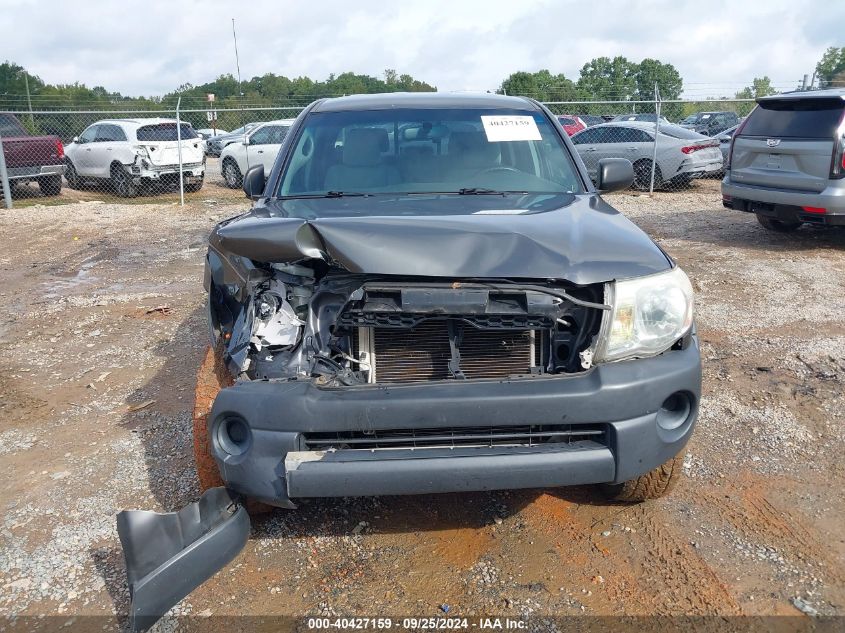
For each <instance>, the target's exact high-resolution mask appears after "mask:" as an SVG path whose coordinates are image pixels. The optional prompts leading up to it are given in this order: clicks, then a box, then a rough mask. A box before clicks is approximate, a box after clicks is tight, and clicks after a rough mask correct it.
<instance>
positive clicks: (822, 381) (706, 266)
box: [0, 182, 845, 617]
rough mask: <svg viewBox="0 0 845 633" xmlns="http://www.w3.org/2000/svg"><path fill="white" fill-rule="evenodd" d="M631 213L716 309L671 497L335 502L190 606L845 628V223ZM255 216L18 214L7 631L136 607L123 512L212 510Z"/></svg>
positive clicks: (155, 210)
mask: <svg viewBox="0 0 845 633" xmlns="http://www.w3.org/2000/svg"><path fill="white" fill-rule="evenodd" d="M609 200H610V201H611V202H612V203H613V204H615V205H616V206H617V207H618V208H619V209H620V210H621V211H622V212H624V213H625V214H627V215H628V216H629V217H631V219H632V220H633V221H634V222H636V223H637V224H638V225H640V226H641V227H642V228H643V229H644V230H645V231H647V232H648V233H649V234H650V235H651V236H652V237H653V238H654V239H655V240H656V241H657V242H658V243H659V244H660V245H661V246H662V247H664V248H665V249H666V250H667V251H668V252H669V253H670V254H671V255H672V256H673V257H675V258H676V259H677V260H679V262H680V264H681V265H682V266H683V267H684V269H685V270H686V271H687V272H688V273H689V276H690V277H691V279H692V280H693V283H694V286H695V289H696V291H697V301H698V306H697V315H698V316H697V319H698V328H699V333H700V337H701V345H702V356H703V363H704V400H703V403H702V411H701V417H700V421H699V425H698V428H697V430H696V433H695V435H694V437H693V439H692V442H691V444H690V449H689V454H688V457H687V459H686V462H685V465H684V476H683V479H682V481H681V483H680V485H679V486H678V487H677V488H676V490H675V491H674V493H673V494H672V495H671V496H669V497H667V498H664V499H661V500H658V501H653V502H649V503H645V504H642V505H633V506H630V505H616V504H609V503H607V502H605V501H603V500H602V499H601V498H600V497H599V496H598V495H597V494H596V493H595V492H594V491H593V490H591V489H589V488H575V489H560V490H526V491H512V492H494V493H477V494H460V495H457V494H450V495H437V496H419V497H398V498H388V497H385V498H370V499H342V500H314V501H310V502H308V503H306V504H304V505H303V506H302V507H301V508H300V509H299V510H297V511H281V510H280V511H277V512H275V513H274V514H272V515H270V516H269V517H265V518H262V519H256V520H254V521H253V533H252V536H251V538H250V540H249V542H248V544H247V546H246V549H245V550H244V552H243V553H242V554H241V555H240V556H239V557H238V558H237V559H236V560H235V561H234V563H233V564H231V565H230V566H229V567H228V568H226V569H225V570H223V571H222V572H220V573H219V574H218V575H217V576H215V577H214V578H213V579H212V580H211V581H209V582H208V583H206V584H205V585H203V586H202V587H200V588H199V589H197V590H196V591H195V592H194V593H193V594H191V595H190V596H189V597H188V598H187V599H185V600H184V601H182V602H181V603H180V604H179V605H177V607H176V608H175V610H174V613H177V614H200V615H209V614H214V615H235V614H244V613H246V614H259V615H271V614H285V615H297V616H300V615H317V614H340V615H344V614H345V615H350V614H370V615H385V614H387V615H391V614H392V615H409V614H413V615H418V616H425V615H442V614H443V613H444V612H445V611H446V610H447V609H448V612H449V614H450V615H454V614H501V615H511V616H521V615H572V614H606V615H620V614H625V615H645V614H674V615H679V614H685V615H690V614H695V615H699V614H700V615H720V616H731V615H798V616H800V615H801V614H802V613H804V614H809V615H813V614H822V615H845V528H843V526H845V499H843V495H842V489H843V483H845V464H843V459H842V455H843V446H845V442H843V439H845V438H844V437H843V436H844V435H845V433H844V432H843V429H845V396H843V386H845V231H842V230H835V231H834V230H829V231H825V230H820V229H815V228H809V227H805V228H802V229H801V230H800V231H798V232H797V233H796V234H794V235H779V234H774V233H770V232H767V231H765V230H764V229H763V228H762V227H760V226H759V225H758V224H757V222H756V221H755V220H754V218H753V216H748V215H744V214H740V213H737V212H731V211H728V210H725V209H723V208H722V206H721V204H720V200H719V196H718V183H715V182H711V183H700V184H698V185H697V186H696V187H695V188H693V189H691V190H689V191H687V192H683V193H666V194H656V195H655V197H654V198H649V197H648V196H634V195H627V194H626V195H615V196H611V197H610V198H609ZM246 208H247V204H246V202H245V201H244V199H243V198H238V197H230V198H228V199H220V200H218V199H207V198H203V197H202V196H201V195H200V196H198V197H195V198H194V199H193V200H192V202H191V204H190V205H189V206H187V207H185V208H184V209H182V208H180V207H178V206H176V205H174V204H172V203H171V202H170V201H163V202H160V203H159V204H130V205H126V204H112V203H91V202H87V203H82V202H76V203H70V204H63V205H59V206H39V205H33V206H28V207H24V208H19V209H15V210H12V211H11V212H8V211H0V271H1V272H0V278H2V282H3V283H2V284H0V305H2V306H3V307H2V312H0V413H2V415H0V508H2V515H1V516H0V616H9V615H15V614H18V615H39V614H56V613H58V614H65V615H67V616H68V617H70V616H77V615H83V614H102V615H112V614H122V613H125V611H126V608H127V603H128V593H127V589H126V576H125V570H124V565H123V560H122V554H121V550H120V547H119V544H118V541H117V534H116V530H115V520H114V517H115V513H116V512H117V511H119V510H120V509H123V508H145V509H154V510H173V509H178V508H180V507H182V506H183V505H184V504H186V503H188V502H190V501H192V500H194V499H196V497H197V496H198V489H197V482H196V473H195V470H194V466H193V463H192V459H191V449H190V446H191V442H190V437H189V429H190V424H191V423H190V411H191V406H192V397H193V391H194V380H195V369H196V367H197V365H198V363H199V360H200V358H201V356H202V353H203V349H204V346H205V345H206V341H207V330H206V324H205V315H204V310H203V301H204V296H203V290H202V262H203V255H204V252H205V244H204V243H205V239H206V237H207V235H208V233H209V231H210V230H211V228H212V226H213V225H214V224H215V222H217V221H219V220H221V219H223V218H226V217H229V216H231V215H234V214H235V213H238V212H240V211H242V210H245V209H246ZM136 408H137V410H135V409H136ZM445 605H448V607H447V606H445Z"/></svg>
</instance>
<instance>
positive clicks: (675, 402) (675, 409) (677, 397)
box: [657, 391, 692, 431]
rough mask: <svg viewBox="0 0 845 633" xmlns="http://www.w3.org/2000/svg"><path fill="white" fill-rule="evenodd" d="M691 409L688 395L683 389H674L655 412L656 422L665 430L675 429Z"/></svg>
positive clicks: (682, 422) (687, 417) (686, 418)
mask: <svg viewBox="0 0 845 633" xmlns="http://www.w3.org/2000/svg"><path fill="white" fill-rule="evenodd" d="M691 410H692V400H691V398H690V395H689V394H688V393H686V392H683V391H676V392H675V393H673V394H672V395H671V396H669V397H668V398H666V400H664V401H663V404H662V405H660V410H659V411H658V412H657V424H658V425H659V426H660V427H661V428H663V429H666V430H667V431H671V430H673V429H677V428H678V427H680V426H681V425H683V424H684V423H685V422H686V421H687V420H688V419H689V416H690V412H691Z"/></svg>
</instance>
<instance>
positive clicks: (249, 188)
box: [244, 163, 634, 200]
mask: <svg viewBox="0 0 845 633" xmlns="http://www.w3.org/2000/svg"><path fill="white" fill-rule="evenodd" d="M628 164H629V165H630V164H631V163H628ZM633 173H634V172H633V168H632V169H631V174H632V175H631V179H632V180H633ZM244 193H245V194H246V197H247V198H250V199H252V200H258V199H259V198H260V197H261V194H263V193H264V165H256V166H255V167H251V168H250V169H249V171H248V172H246V175H245V176H244Z"/></svg>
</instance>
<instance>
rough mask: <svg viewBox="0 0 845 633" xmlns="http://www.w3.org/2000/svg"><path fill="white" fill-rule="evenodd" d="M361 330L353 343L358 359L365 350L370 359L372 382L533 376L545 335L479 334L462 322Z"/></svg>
mask: <svg viewBox="0 0 845 633" xmlns="http://www.w3.org/2000/svg"><path fill="white" fill-rule="evenodd" d="M364 329H365V332H364V333H363V336H362V333H361V332H360V331H359V332H358V336H356V340H355V345H356V349H357V351H358V353H359V356H360V353H361V352H365V356H367V357H369V358H370V359H371V364H372V366H373V372H374V376H373V382H380V383H401V382H417V381H426V380H446V379H449V378H465V379H474V378H507V377H509V376H517V375H526V374H531V373H532V368H536V367H539V365H540V349H541V345H540V342H541V340H542V338H543V335H542V332H540V331H536V330H515V329H501V330H500V329H494V330H480V329H478V328H476V327H473V326H471V325H466V324H465V323H463V322H462V321H461V320H460V319H433V320H428V321H423V322H421V323H419V324H417V325H416V326H414V327H412V328H405V329H397V328H382V327H377V328H364ZM450 336H452V337H453V338H452V341H450ZM362 342H365V343H364V345H367V346H368V347H369V349H364V348H363V347H364V345H362ZM453 343H454V348H455V349H454V350H453ZM456 354H457V355H456ZM456 370H457V371H456Z"/></svg>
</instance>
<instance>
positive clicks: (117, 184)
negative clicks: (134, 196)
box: [112, 170, 129, 198]
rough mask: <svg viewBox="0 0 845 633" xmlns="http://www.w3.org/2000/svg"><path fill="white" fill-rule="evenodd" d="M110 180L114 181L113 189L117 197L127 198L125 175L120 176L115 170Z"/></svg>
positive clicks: (127, 189)
mask: <svg viewBox="0 0 845 633" xmlns="http://www.w3.org/2000/svg"><path fill="white" fill-rule="evenodd" d="M112 178H113V179H114V188H115V190H116V191H117V193H118V195H119V196H121V197H124V198H125V197H127V195H128V193H129V187H128V186H127V180H126V174H122V173H120V171H118V170H115V172H114V175H113V176H112Z"/></svg>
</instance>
